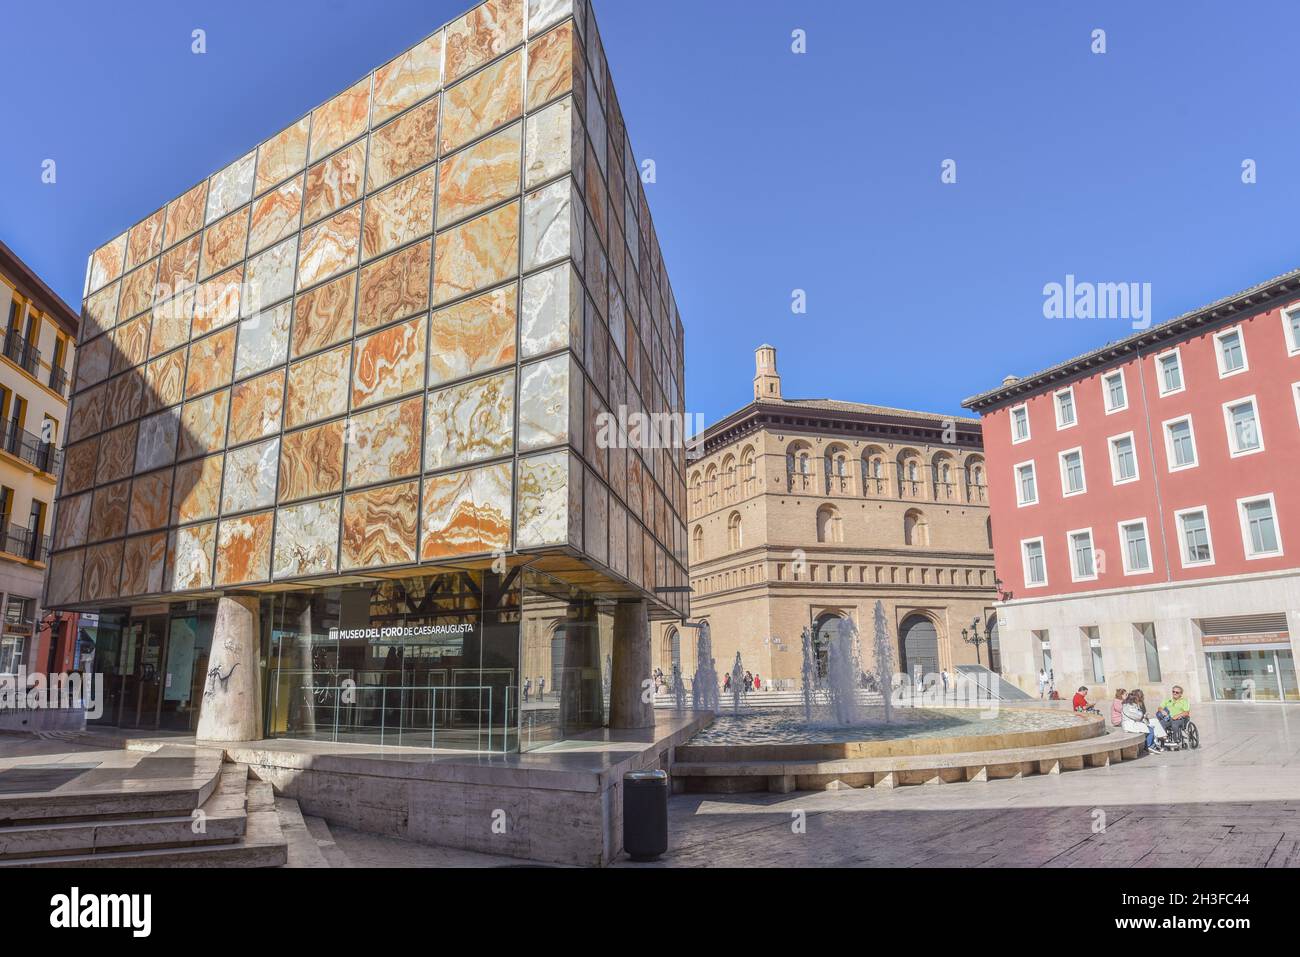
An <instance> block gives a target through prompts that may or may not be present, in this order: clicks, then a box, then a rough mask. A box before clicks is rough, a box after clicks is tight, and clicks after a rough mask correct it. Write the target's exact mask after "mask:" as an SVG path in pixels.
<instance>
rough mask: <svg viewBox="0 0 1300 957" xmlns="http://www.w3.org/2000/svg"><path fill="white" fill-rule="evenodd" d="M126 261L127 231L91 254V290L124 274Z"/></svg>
mask: <svg viewBox="0 0 1300 957" xmlns="http://www.w3.org/2000/svg"><path fill="white" fill-rule="evenodd" d="M125 262H126V233H123V234H122V235H121V236H118V237H117V238H116V239H114V240H113V241H112V242H110V243H105V244H104V245H103V246H100V247H99V248H98V249H96V250H95V251H94V252H93V253H92V254H91V256H90V290H89V291H90V292H94V291H95V290H96V289H99V288H100V287H101V286H106V285H108V284H109V283H110V282H112V281H113V280H114V279H116V278H118V277H119V276H121V275H122V265H123V264H124V263H125Z"/></svg>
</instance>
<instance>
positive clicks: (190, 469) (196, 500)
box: [172, 454, 225, 525]
mask: <svg viewBox="0 0 1300 957" xmlns="http://www.w3.org/2000/svg"><path fill="white" fill-rule="evenodd" d="M224 458H225V456H223V455H221V454H217V455H209V456H208V457H207V458H205V459H195V460H194V461H192V462H186V463H185V464H184V465H180V466H178V467H177V469H176V480H175V489H174V493H173V495H172V521H173V522H174V523H179V524H182V525H183V524H185V523H186V522H198V521H202V520H203V519H205V518H215V517H216V514H217V506H218V505H219V504H220V502H221V464H222V460H223V459H224Z"/></svg>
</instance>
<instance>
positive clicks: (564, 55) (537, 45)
mask: <svg viewBox="0 0 1300 957" xmlns="http://www.w3.org/2000/svg"><path fill="white" fill-rule="evenodd" d="M574 53H575V50H574V43H573V22H572V21H569V22H568V23H562V24H560V25H559V26H558V27H556V28H555V29H554V30H552V31H551V32H549V33H546V34H544V35H542V36H540V37H537V38H536V39H534V40H533V41H532V42H531V43H529V44H528V100H527V108H528V110H529V111H530V112H531V111H532V110H535V109H537V108H538V107H539V106H541V105H542V104H543V103H547V102H549V101H551V100H553V99H555V98H556V97H557V96H561V95H563V94H565V93H568V92H569V91H570V90H572V89H573V61H574Z"/></svg>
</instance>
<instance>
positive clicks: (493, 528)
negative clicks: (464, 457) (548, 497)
mask: <svg viewBox="0 0 1300 957" xmlns="http://www.w3.org/2000/svg"><path fill="white" fill-rule="evenodd" d="M510 497H511V480H510V465H509V464H508V463H502V464H499V465H487V466H484V467H482V468H477V469H470V470H469V471H466V472H456V473H453V474H451V475H437V476H432V477H430V478H427V479H425V480H424V501H423V505H422V507H421V522H420V524H421V532H420V560H421V561H426V562H427V561H435V560H438V559H445V558H454V557H456V556H459V555H479V554H491V553H494V552H499V551H505V550H507V549H509V548H510V531H511V528H510V523H511V518H510V513H511V501H510Z"/></svg>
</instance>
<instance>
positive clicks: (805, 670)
mask: <svg viewBox="0 0 1300 957" xmlns="http://www.w3.org/2000/svg"><path fill="white" fill-rule="evenodd" d="M800 637H801V639H802V644H803V667H802V668H801V669H800V675H801V677H802V678H803V717H804V720H805V721H808V722H811V721H812V719H813V693H814V691H815V690H816V688H815V685H816V683H817V656H816V654H814V653H813V641H812V629H811V628H809V627H808V626H806V625H805V626H804V630H803V634H802V635H801V636H800Z"/></svg>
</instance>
